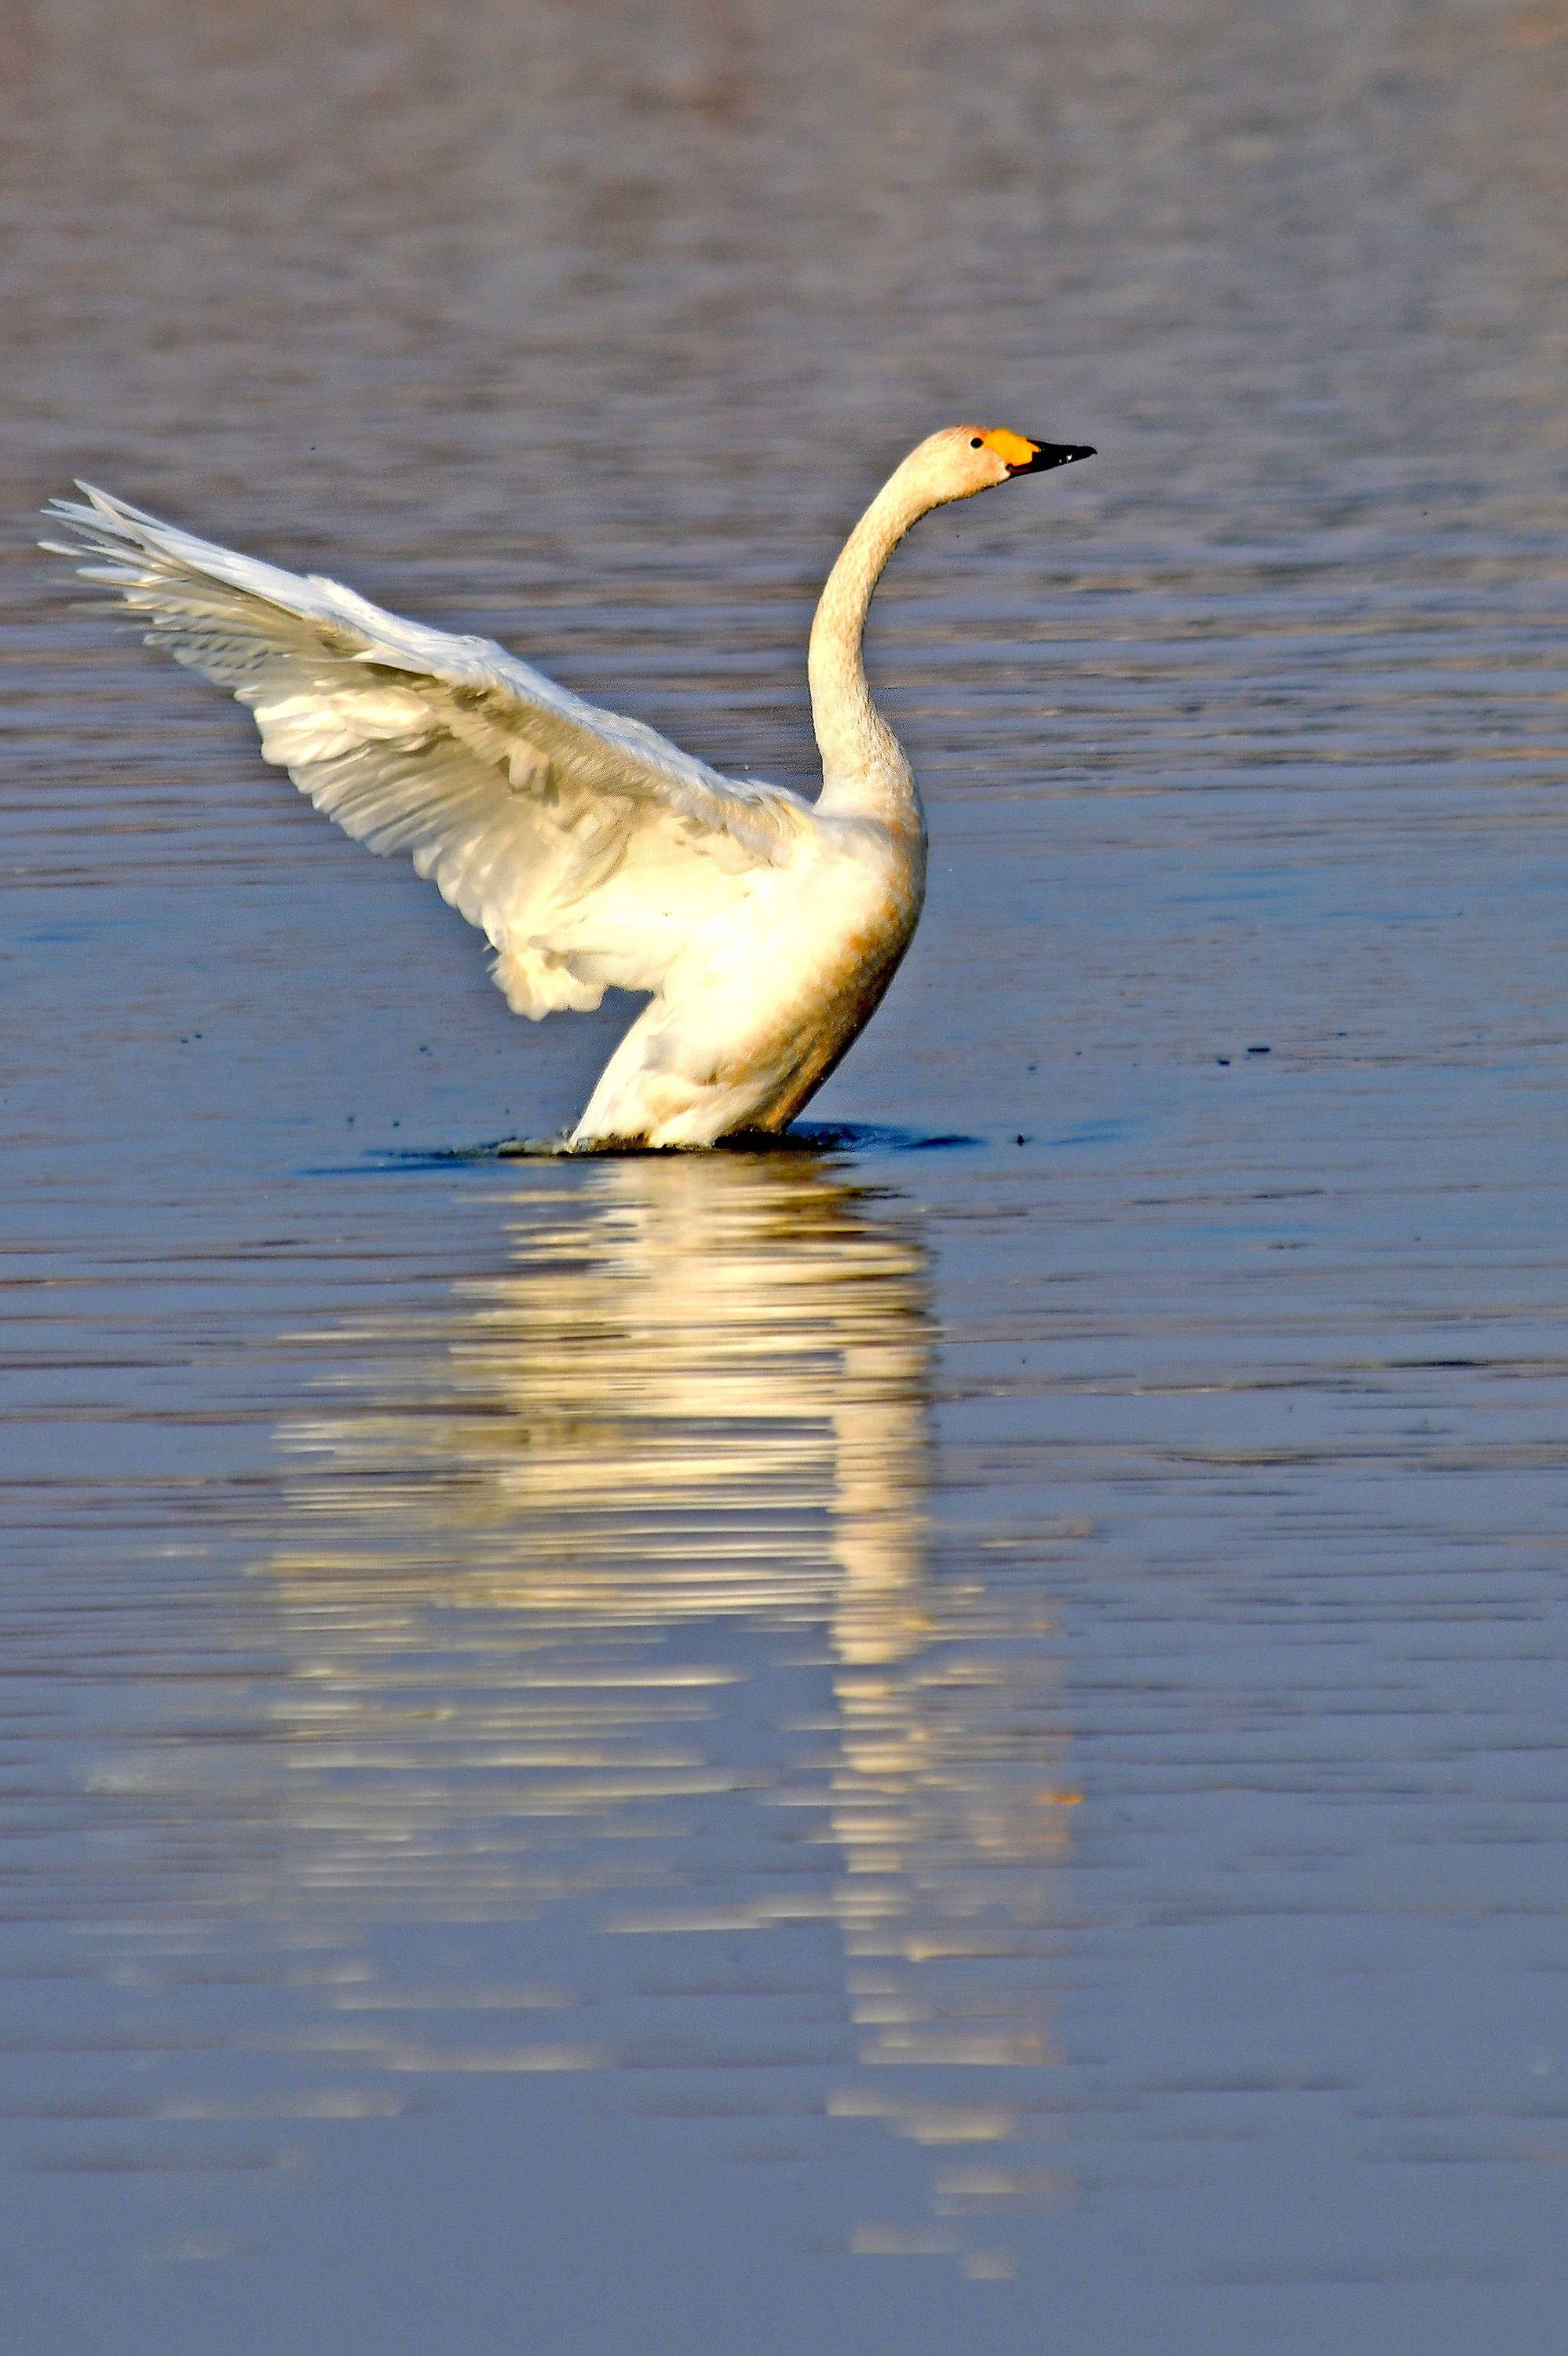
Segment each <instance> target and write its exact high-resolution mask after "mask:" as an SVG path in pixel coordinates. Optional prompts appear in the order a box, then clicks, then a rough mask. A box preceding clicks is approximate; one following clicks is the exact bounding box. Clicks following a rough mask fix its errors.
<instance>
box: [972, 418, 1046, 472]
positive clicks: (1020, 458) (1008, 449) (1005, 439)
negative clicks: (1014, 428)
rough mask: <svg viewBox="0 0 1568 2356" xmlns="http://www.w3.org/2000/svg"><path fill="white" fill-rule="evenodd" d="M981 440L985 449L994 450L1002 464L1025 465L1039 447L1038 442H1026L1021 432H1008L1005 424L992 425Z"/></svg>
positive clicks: (982, 435)
mask: <svg viewBox="0 0 1568 2356" xmlns="http://www.w3.org/2000/svg"><path fill="white" fill-rule="evenodd" d="M980 439H981V441H982V442H983V443H984V444H986V447H987V450H994V451H995V452H996V454H997V457H998V458H999V459H1000V460H1001V462H1002V464H1003V466H1028V465H1029V460H1030V459H1031V458H1032V457H1033V456H1034V454H1035V452H1036V451H1037V450H1038V449H1039V447H1040V444H1039V443H1038V442H1026V441H1025V440H1024V437H1023V435H1022V434H1009V433H1008V429H1007V427H1006V426H1005V425H994V426H993V427H992V428H991V431H990V432H989V433H988V434H981V436H980Z"/></svg>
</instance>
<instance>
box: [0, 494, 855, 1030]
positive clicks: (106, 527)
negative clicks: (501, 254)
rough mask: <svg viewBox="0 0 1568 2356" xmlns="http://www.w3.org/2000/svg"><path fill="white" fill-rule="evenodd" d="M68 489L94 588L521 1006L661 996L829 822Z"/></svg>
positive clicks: (313, 586) (467, 644)
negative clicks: (696, 948)
mask: <svg viewBox="0 0 1568 2356" xmlns="http://www.w3.org/2000/svg"><path fill="white" fill-rule="evenodd" d="M80 488H81V489H82V490H84V491H85V492H86V493H87V497H88V499H89V501H90V502H91V504H90V505H87V506H82V505H80V503H79V502H77V501H75V500H68V499H56V500H54V501H53V502H52V503H51V506H50V509H49V510H48V512H49V515H50V519H51V520H52V521H55V522H57V523H60V524H63V525H64V526H65V527H66V528H67V529H68V530H69V532H70V533H71V534H72V538H71V539H70V541H67V542H61V541H46V542H45V543H44V545H45V546H46V547H48V548H52V549H54V550H56V551H57V552H59V553H60V554H62V555H67V556H72V557H81V556H84V555H85V556H90V557H91V558H92V559H93V560H94V561H93V562H91V563H88V564H83V565H80V567H79V570H80V572H81V573H82V575H83V577H84V578H85V579H87V580H89V581H97V582H102V583H104V584H107V585H109V586H111V587H112V588H114V589H117V590H118V591H119V593H120V594H121V596H122V597H123V600H124V602H125V604H126V605H129V606H131V607H133V609H134V610H135V611H137V612H138V613H142V614H145V615H148V616H151V618H152V621H153V624H154V626H153V628H152V629H151V631H149V633H148V638H147V642H148V644H149V645H153V646H162V647H166V648H168V650H169V651H170V653H171V654H172V655H173V656H174V658H175V659H176V662H181V663H187V664H188V665H190V667H191V668H192V669H196V670H199V671H201V672H203V673H204V674H205V676H206V677H207V678H208V679H209V680H214V681H215V682H216V683H217V684H218V685H219V686H220V687H226V688H228V689H229V691H230V692H231V693H232V694H233V695H234V696H235V697H237V699H238V700H239V701H240V702H241V703H245V704H248V705H249V706H250V707H251V712H253V713H254V715H255V720H256V724H257V727H258V728H259V729H260V731H261V751H262V755H263V756H264V757H265V758H266V759H267V760H269V761H272V762H275V763H276V764H277V765H278V766H280V767H282V768H286V769H287V770H288V772H289V774H290V776H292V777H293V780H294V783H295V784H296V785H297V786H298V787H299V788H300V791H301V792H302V793H304V794H305V795H307V796H308V797H309V798H310V800H311V801H313V802H314V803H315V807H316V808H317V809H320V810H324V811H325V813H326V815H327V816H328V817H329V818H331V819H335V820H336V823H337V824H338V825H339V826H340V827H342V828H343V830H344V831H345V832H346V833H347V834H350V835H352V836H353V837H354V839H355V840H356V841H359V842H363V843H366V844H367V845H368V847H369V849H370V850H372V851H378V852H380V853H381V854H383V855H386V854H389V853H391V852H393V851H407V852H408V853H409V854H410V855H411V858H412V860H413V863H414V866H415V867H416V869H417V870H418V872H419V873H420V874H421V875H423V876H428V877H430V878H432V880H433V881H434V883H436V884H437V886H438V887H439V889H440V891H441V894H442V896H443V899H445V900H448V901H450V902H451V904H452V905H453V907H455V908H457V909H459V910H460V911H461V912H462V914H463V915H464V916H466V917H467V919H468V921H469V923H470V924H471V925H475V926H477V927H478V928H479V929H480V930H481V931H482V932H484V933H485V935H486V936H487V937H488V938H489V940H490V942H491V944H492V946H493V947H494V948H496V951H497V952H498V954H497V958H496V969H495V972H496V981H497V982H498V983H499V985H500V987H501V988H502V989H503V990H504V991H505V992H506V995H507V1001H508V1003H509V1004H510V1005H511V1006H513V1007H514V1008H515V1009H516V1010H517V1012H518V1013H519V1014H529V1015H533V1016H536V1017H537V1016H539V1015H542V1014H547V1013H549V1012H550V1011H551V1009H552V1008H555V1007H564V1006H578V1007H589V1006H597V1005H598V1003H599V1001H600V999H601V997H602V996H603V991H604V989H605V986H606V985H607V984H610V983H613V984H615V985H617V986H619V987H621V988H623V989H627V990H646V991H656V990H658V989H659V988H660V986H661V984H662V983H663V981H664V979H665V976H666V974H667V971H668V969H669V967H670V965H671V963H672V962H673V961H674V959H675V958H677V957H678V955H679V953H680V950H681V948H683V946H685V944H686V943H687V942H688V940H689V938H690V937H691V934H692V931H693V928H694V927H695V926H699V925H701V924H702V923H704V922H705V921H706V920H707V919H709V918H710V917H712V916H718V915H720V914H721V913H722V912H723V911H724V910H725V909H726V908H727V907H728V906H730V905H732V904H733V903H734V902H735V901H736V900H737V899H739V898H740V897H741V895H742V894H744V893H745V892H746V891H747V890H748V889H749V888H750V883H749V880H748V879H750V878H752V877H754V876H756V875H757V874H758V873H759V871H763V870H766V869H769V868H777V867H780V866H784V865H787V864H788V863H790V862H792V861H793V859H794V858H795V854H796V852H797V851H799V849H800V848H801V846H802V844H803V842H804V841H805V839H806V838H808V837H809V836H811V835H813V834H814V833H815V832H816V819H815V817H814V814H813V811H812V809H811V806H810V804H809V803H807V802H804V801H802V800H801V799H800V798H798V796H796V795H795V794H792V793H789V792H787V791H786V790H784V788H782V787H774V786H764V785H761V784H751V783H745V784H742V783H738V782H735V781H733V780H731V779H730V778H726V777H722V776H720V775H719V774H718V772H717V771H716V770H713V769H709V767H707V766H706V765H705V764H704V763H702V762H701V761H698V760H694V759H693V758H692V757H691V755H689V754H688V753H683V752H682V751H681V750H680V749H679V747H678V746H677V745H675V744H669V743H667V740H666V739H665V738H664V737H662V736H660V735H658V734H656V731H655V730H653V729H652V728H648V727H645V726H644V724H643V723H641V722H640V721H635V720H624V719H622V718H621V717H619V716H618V715H617V714H616V713H614V712H601V711H598V710H596V709H595V708H594V706H593V705H592V704H590V703H585V702H583V701H582V700H581V698H580V697H578V696H575V695H571V694H570V693H568V691H566V690H565V689H564V688H560V687H557V686H556V684H555V683H554V681H553V680H549V679H546V678H545V677H544V676H543V674H542V673H541V672H539V671H537V670H534V669H531V668H530V666H529V665H528V664H527V663H525V662H522V661H520V660H519V659H518V658H517V656H516V655H511V654H508V653H507V650H506V648H504V647H500V646H497V645H496V644H495V643H494V641H492V640H490V639H487V638H475V637H457V636H454V635H453V634H451V633H449V632H447V631H444V630H432V629H428V628H426V627H424V626H422V625H421V624H419V623H417V622H407V621H403V620H401V619H400V617H399V616H397V615H395V614H388V613H383V612H382V611H381V609H380V608H379V606H376V605H371V604H370V603H369V601H368V599H366V598H364V597H360V596H357V595H356V594H355V593H354V591H353V590H351V589H345V588H343V587H341V586H340V585H339V584H337V583H336V582H334V581H326V580H322V579H320V578H318V577H317V576H315V575H314V574H313V575H311V576H310V577H309V578H306V579H302V578H300V577H299V576H297V575H296V574H294V573H284V572H283V571H281V570H280V569H279V568H278V567H276V566H275V565H271V564H263V563H261V562H258V561H257V560H256V559H255V558H253V557H249V556H240V555H238V554H236V553H235V552H233V551H231V550H229V549H225V548H218V547H215V546H213V545H212V544H211V543H210V542H208V541H203V540H197V539H196V538H195V537H194V535H192V534H191V533H189V532H185V531H180V530H176V528H175V527H174V526H173V525H170V524H165V523H160V522H159V521H158V520H157V519H155V517H153V516H149V515H144V514H143V513H142V511H141V510H140V509H137V508H133V507H128V506H126V505H125V504H124V503H123V501H121V500H118V499H114V498H110V497H109V496H108V495H107V494H106V493H104V492H102V491H97V490H94V489H93V488H92V487H91V485H89V484H86V483H83V484H82V485H80Z"/></svg>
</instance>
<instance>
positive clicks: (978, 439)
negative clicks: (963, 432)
mask: <svg viewBox="0 0 1568 2356" xmlns="http://www.w3.org/2000/svg"><path fill="white" fill-rule="evenodd" d="M985 441H986V437H985V435H984V434H976V436H975V439H974V440H973V442H971V443H970V444H969V447H970V449H971V450H979V449H982V448H983V447H984V446H985Z"/></svg>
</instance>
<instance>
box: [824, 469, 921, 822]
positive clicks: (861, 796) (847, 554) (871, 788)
mask: <svg viewBox="0 0 1568 2356" xmlns="http://www.w3.org/2000/svg"><path fill="white" fill-rule="evenodd" d="M916 455H919V454H918V453H917V454H916ZM934 504H935V502H934V501H933V498H932V496H931V493H930V490H929V489H928V488H927V487H926V486H925V484H924V483H923V481H922V480H921V479H920V477H919V475H918V473H917V471H916V470H915V469H914V468H913V467H912V466H911V465H910V463H909V461H907V460H906V461H905V463H904V465H903V466H901V467H900V468H899V469H898V472H897V473H896V474H895V475H893V476H891V477H890V479H889V480H888V481H887V482H886V483H884V484H883V486H882V488H881V489H880V491H879V492H878V494H877V496H876V498H874V499H873V500H872V501H871V504H870V506H869V508H868V509H866V512H865V514H864V515H863V516H862V517H861V518H860V520H859V523H858V524H857V525H856V526H855V529H854V530H853V531H852V532H851V533H850V535H849V537H848V541H846V542H845V544H844V550H843V553H842V554H841V555H840V557H839V559H838V562H837V564H836V565H835V566H834V568H833V570H832V572H831V573H829V574H828V576H827V587H826V588H825V589H824V591H823V593H822V596H821V599H820V601H819V603H818V605H817V608H816V620H815V621H814V622H813V623H812V626H811V650H810V653H809V655H808V656H807V658H806V670H807V675H808V677H809V679H810V681H811V717H812V724H813V726H814V727H815V728H816V742H817V745H818V747H819V749H820V751H821V754H822V793H821V798H820V799H819V800H818V803H817V808H818V809H824V810H832V811H834V812H836V813H837V814H839V815H841V816H859V817H865V818H878V819H883V820H885V821H886V822H887V823H889V824H890V825H892V826H895V827H898V828H901V829H905V828H907V829H912V830H916V831H918V830H919V829H920V828H921V825H922V819H921V809H920V798H919V796H918V795H917V794H916V792H915V789H914V777H913V775H912V772H911V769H910V766H909V763H908V761H907V760H906V759H905V758H904V754H903V748H902V746H901V744H900V743H899V740H898V738H897V737H896V736H895V735H894V734H893V732H892V730H891V728H890V727H889V726H888V723H887V722H886V721H885V720H884V719H883V718H882V715H881V713H880V712H879V711H878V710H877V707H876V705H875V704H874V703H873V702H872V701H871V691H870V689H869V687H868V686H867V684H866V667H865V663H864V660H863V659H862V652H861V647H862V641H863V639H864V637H865V632H866V612H867V608H868V607H869V605H870V602H871V592H872V591H873V590H874V589H875V587H876V585H877V584H878V582H879V581H880V579H881V577H882V568H883V567H884V565H885V564H886V563H887V561H888V559H889V557H890V556H891V554H892V552H893V551H894V549H895V548H896V547H897V546H898V544H899V542H900V541H901V539H902V538H903V536H904V534H905V532H906V531H907V530H909V528H910V526H911V524H912V523H915V522H918V520H919V519H920V518H921V517H922V516H923V515H924V514H925V512H926V510H927V509H928V508H930V507H932V506H933V505H934Z"/></svg>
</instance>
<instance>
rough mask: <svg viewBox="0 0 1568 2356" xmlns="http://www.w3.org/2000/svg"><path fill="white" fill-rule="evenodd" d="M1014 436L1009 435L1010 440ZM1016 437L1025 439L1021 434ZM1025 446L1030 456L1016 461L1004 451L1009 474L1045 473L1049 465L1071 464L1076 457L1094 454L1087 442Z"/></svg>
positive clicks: (1088, 456)
mask: <svg viewBox="0 0 1568 2356" xmlns="http://www.w3.org/2000/svg"><path fill="white" fill-rule="evenodd" d="M1013 438H1014V437H1013V436H1011V435H1009V436H1008V439H1009V440H1011V439H1013ZM1016 438H1017V439H1018V440H1019V441H1020V442H1023V441H1024V436H1023V435H1022V434H1019V435H1018V436H1017V437H1016ZM1025 447H1026V448H1027V450H1028V452H1029V455H1028V457H1027V458H1019V459H1018V460H1016V461H1015V460H1014V459H1012V458H1010V457H1008V455H1007V453H1006V452H1005V451H1004V452H1003V453H1002V455H1003V457H1004V458H1006V460H1007V468H1008V474H1009V475H1043V474H1044V473H1045V471H1046V469H1047V467H1048V466H1072V462H1073V460H1074V459H1075V458H1092V457H1093V455H1094V452H1093V447H1092V446H1091V444H1088V443H1087V442H1029V443H1026V444H1025Z"/></svg>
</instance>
